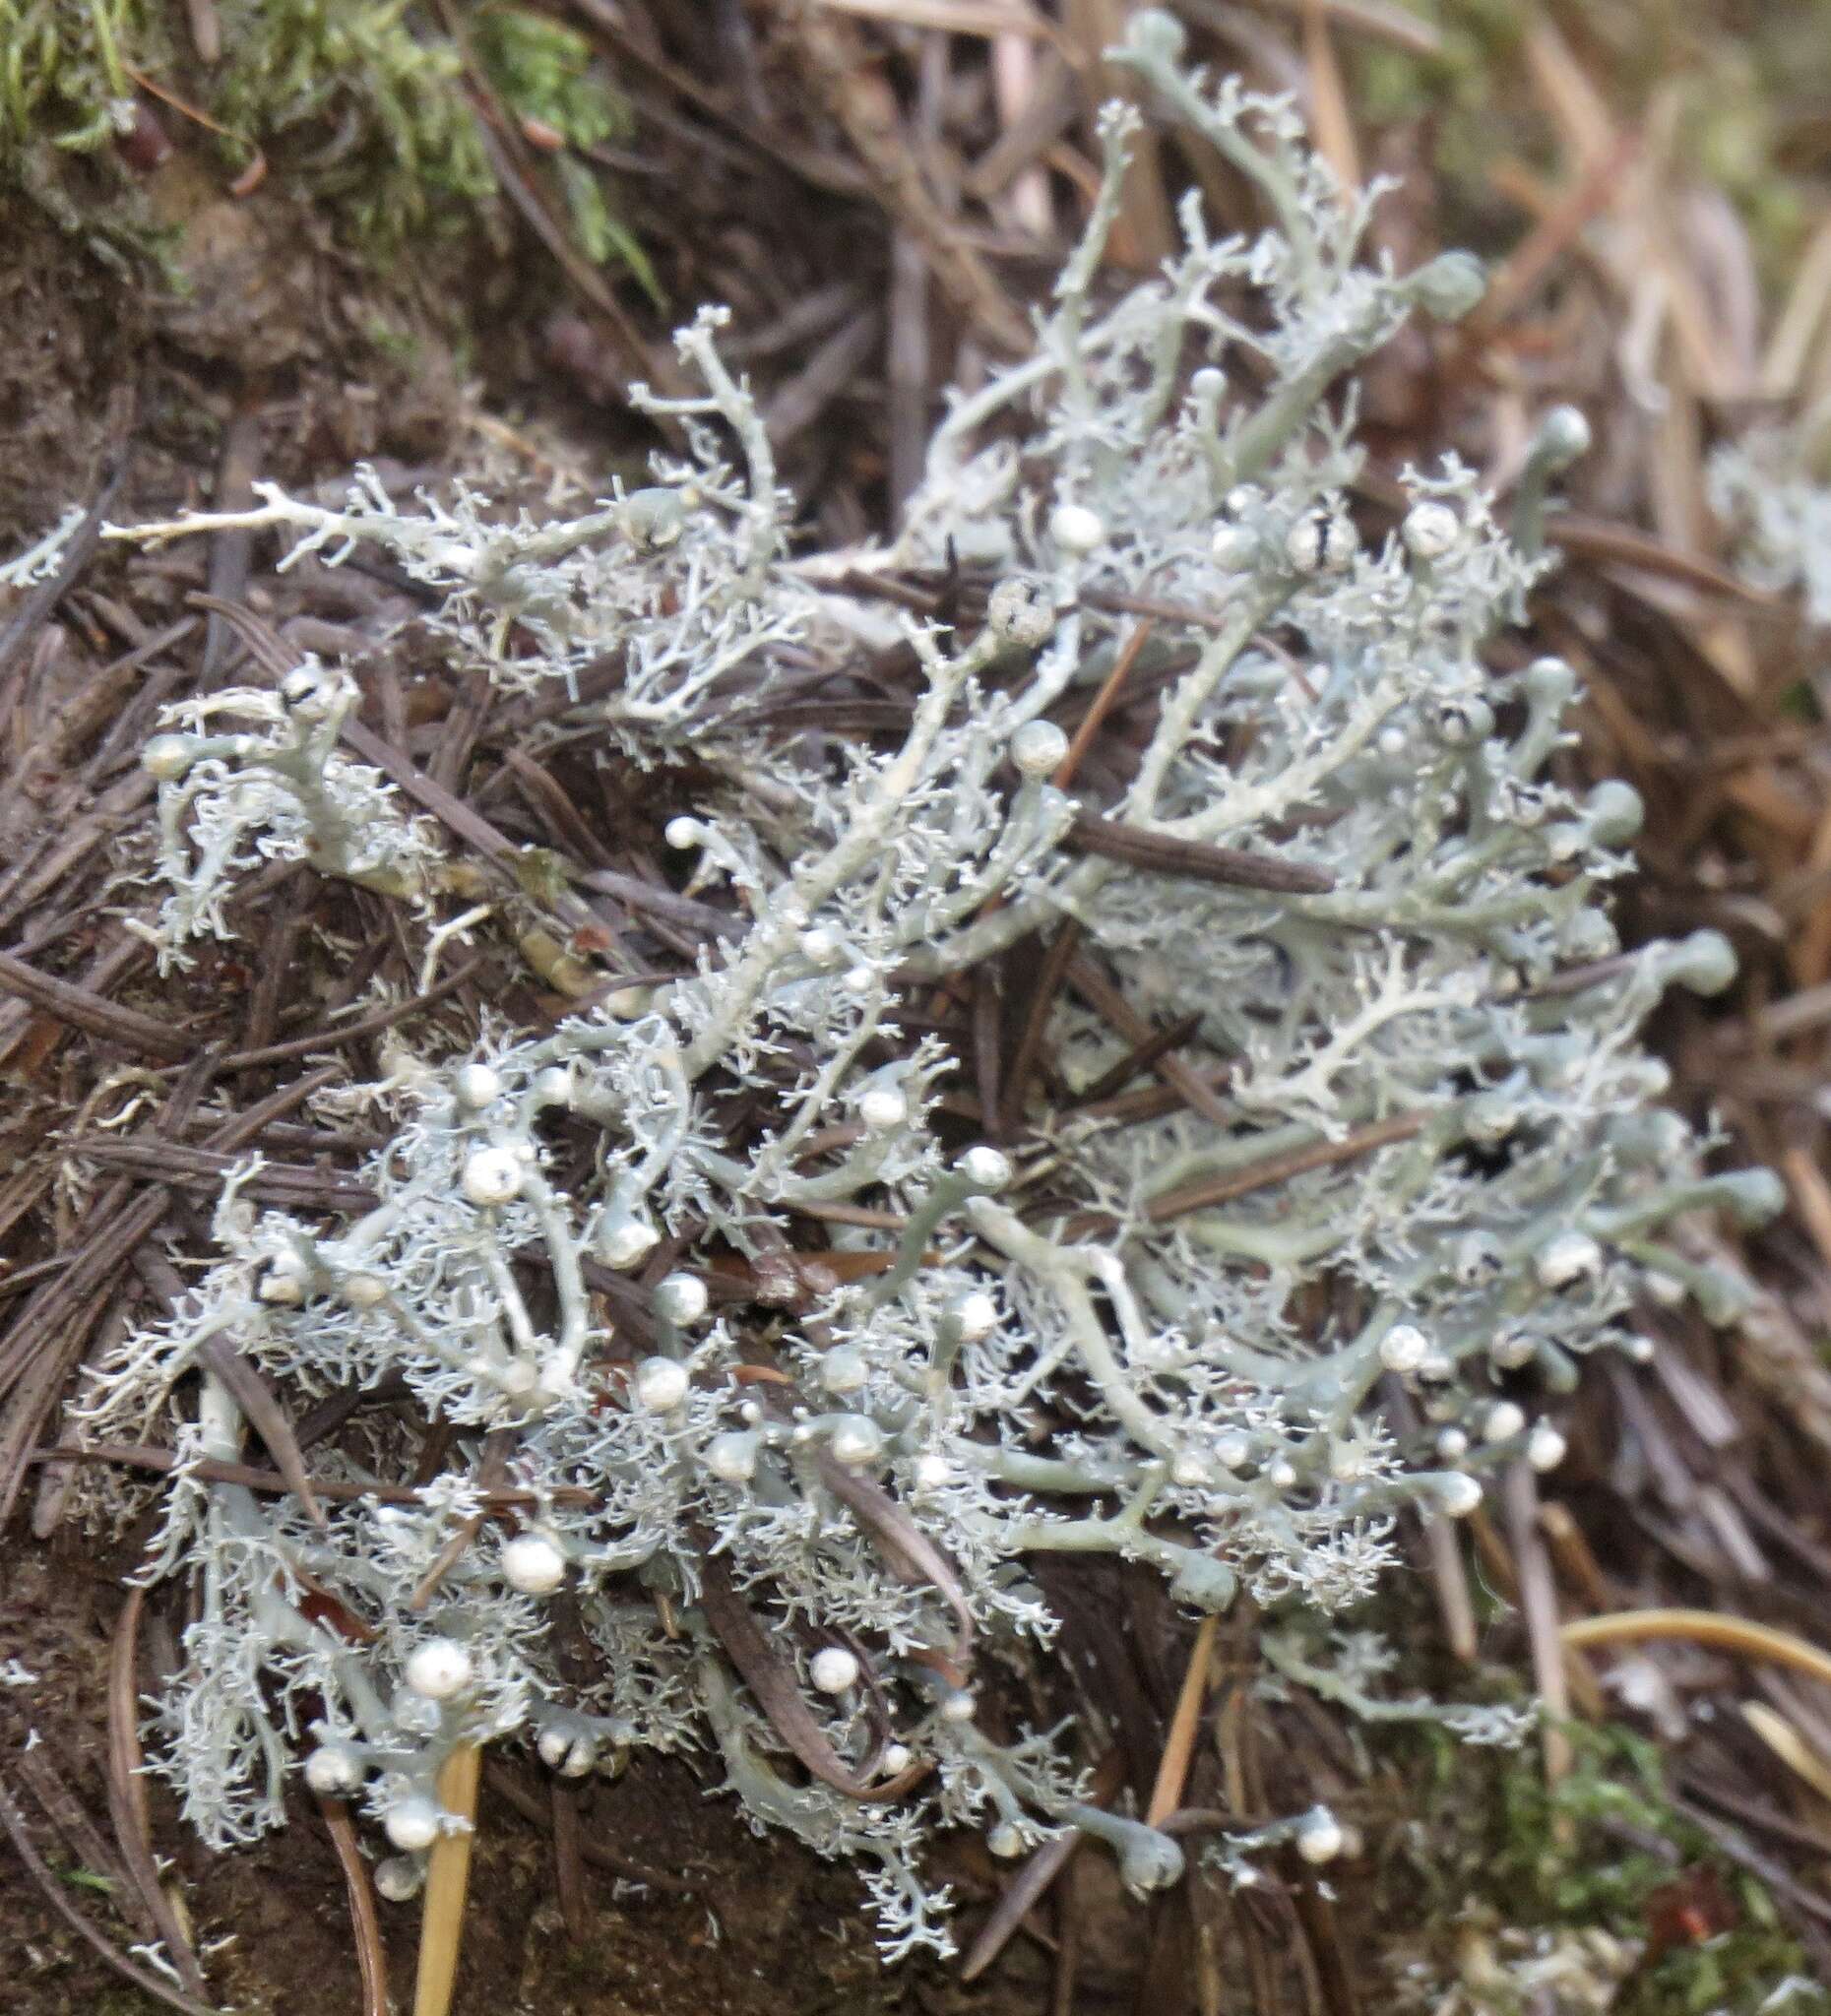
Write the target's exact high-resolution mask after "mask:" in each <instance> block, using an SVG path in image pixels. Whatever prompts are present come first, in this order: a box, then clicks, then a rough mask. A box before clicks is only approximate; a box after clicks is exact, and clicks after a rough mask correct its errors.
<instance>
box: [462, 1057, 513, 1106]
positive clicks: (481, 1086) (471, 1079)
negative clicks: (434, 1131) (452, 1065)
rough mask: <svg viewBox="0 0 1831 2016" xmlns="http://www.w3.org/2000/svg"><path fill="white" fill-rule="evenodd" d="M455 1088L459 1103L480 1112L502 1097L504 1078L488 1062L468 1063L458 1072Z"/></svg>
mask: <svg viewBox="0 0 1831 2016" xmlns="http://www.w3.org/2000/svg"><path fill="white" fill-rule="evenodd" d="M453 1090H454V1091H455V1092H456V1093H457V1095H458V1103H459V1104H460V1105H461V1106H469V1107H470V1108H471V1110H472V1111H473V1112H474V1113H480V1112H481V1111H482V1110H483V1108H484V1107H485V1106H486V1105H488V1104H489V1103H491V1102H492V1101H494V1100H498V1099H500V1098H501V1097H502V1078H501V1075H500V1074H499V1073H498V1072H495V1071H492V1070H491V1069H490V1067H489V1066H488V1065H487V1064H466V1065H463V1066H462V1067H461V1068H460V1069H459V1072H458V1076H457V1079H456V1081H455V1083H454V1085H453Z"/></svg>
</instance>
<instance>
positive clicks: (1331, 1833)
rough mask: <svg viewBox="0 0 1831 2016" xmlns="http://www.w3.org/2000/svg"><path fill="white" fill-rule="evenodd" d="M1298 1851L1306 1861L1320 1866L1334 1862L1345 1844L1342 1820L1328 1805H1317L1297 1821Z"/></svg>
mask: <svg viewBox="0 0 1831 2016" xmlns="http://www.w3.org/2000/svg"><path fill="white" fill-rule="evenodd" d="M1295 1839H1296V1852H1297V1854H1298V1855H1300V1856H1301V1857H1302V1858H1303V1859H1304V1860H1305V1861H1306V1862H1309V1863H1311V1864H1313V1865H1315V1866H1317V1867H1320V1866H1321V1865H1322V1863H1324V1862H1332V1861H1334V1859H1336V1857H1337V1856H1338V1855H1340V1854H1341V1852H1342V1849H1343V1847H1344V1845H1345V1841H1344V1836H1343V1834H1342V1828H1341V1822H1340V1821H1338V1820H1337V1819H1336V1817H1335V1815H1334V1814H1333V1813H1332V1812H1330V1811H1329V1809H1328V1807H1327V1806H1316V1807H1314V1808H1313V1809H1312V1810H1311V1811H1309V1812H1307V1813H1305V1814H1304V1816H1303V1818H1302V1819H1301V1820H1300V1821H1299V1822H1298V1823H1297V1831H1296V1837H1295Z"/></svg>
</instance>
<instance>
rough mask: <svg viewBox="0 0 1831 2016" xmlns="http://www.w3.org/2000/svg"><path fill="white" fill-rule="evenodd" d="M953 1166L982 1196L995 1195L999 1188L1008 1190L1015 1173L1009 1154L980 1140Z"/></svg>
mask: <svg viewBox="0 0 1831 2016" xmlns="http://www.w3.org/2000/svg"><path fill="white" fill-rule="evenodd" d="M954 1166H955V1168H956V1169H958V1170H959V1171H960V1173H961V1174H962V1175H963V1176H965V1177H966V1179H967V1181H968V1182H969V1183H971V1184H972V1185H973V1187H974V1189H975V1190H977V1191H978V1192H979V1195H980V1196H982V1197H995V1196H996V1195H997V1194H998V1192H999V1191H1000V1190H1008V1189H1009V1188H1010V1187H1011V1178H1012V1175H1013V1174H1014V1173H1015V1172H1014V1171H1013V1169H1012V1167H1011V1159H1010V1157H1009V1156H1007V1155H1005V1154H1003V1153H1002V1152H1001V1151H1000V1150H998V1149H996V1148H988V1147H986V1146H985V1145H984V1143H982V1142H981V1143H980V1145H979V1147H977V1148H969V1149H968V1150H967V1152H966V1154H965V1155H963V1156H962V1157H961V1158H960V1160H959V1161H958V1162H957V1163H955V1165H954Z"/></svg>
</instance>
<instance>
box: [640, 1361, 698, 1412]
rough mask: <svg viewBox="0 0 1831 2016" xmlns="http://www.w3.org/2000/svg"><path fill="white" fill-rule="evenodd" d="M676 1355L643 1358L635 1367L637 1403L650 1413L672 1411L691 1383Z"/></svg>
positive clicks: (682, 1398) (681, 1399) (685, 1395)
mask: <svg viewBox="0 0 1831 2016" xmlns="http://www.w3.org/2000/svg"><path fill="white" fill-rule="evenodd" d="M692 1383H693V1382H692V1380H691V1379H690V1378H689V1377H688V1375H687V1368H686V1367H685V1366H684V1365H683V1364H682V1363H681V1362H680V1360H679V1359H678V1358H664V1357H652V1358H644V1359H643V1361H642V1362H641V1364H639V1365H638V1366H637V1367H636V1387H635V1391H636V1402H637V1405H638V1406H640V1407H643V1408H646V1409H647V1410H648V1412H649V1413H650V1414H672V1413H673V1411H674V1409H675V1408H677V1407H678V1406H679V1405H680V1403H681V1402H682V1401H683V1400H684V1399H685V1398H686V1397H687V1389H688V1388H689V1387H690V1386H691V1385H692Z"/></svg>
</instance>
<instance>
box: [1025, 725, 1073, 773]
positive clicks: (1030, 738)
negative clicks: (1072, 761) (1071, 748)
mask: <svg viewBox="0 0 1831 2016" xmlns="http://www.w3.org/2000/svg"><path fill="white" fill-rule="evenodd" d="M1067 754H1068V737H1067V736H1066V735H1065V734H1064V733H1063V732H1062V730H1061V729H1060V728H1058V727H1057V726H1056V725H1055V724H1054V723H1053V722H1052V721H1041V720H1038V721H1027V722H1026V723H1025V724H1024V725H1023V726H1022V727H1021V728H1019V729H1018V731H1017V732H1016V734H1014V735H1013V736H1012V737H1011V762H1012V765H1013V767H1014V768H1015V769H1016V771H1017V774H1018V775H1019V776H1020V777H1029V778H1042V777H1052V776H1053V775H1054V774H1055V772H1056V771H1057V770H1059V769H1060V768H1061V765H1062V759H1063V758H1064V757H1065V756H1066V755H1067Z"/></svg>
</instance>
